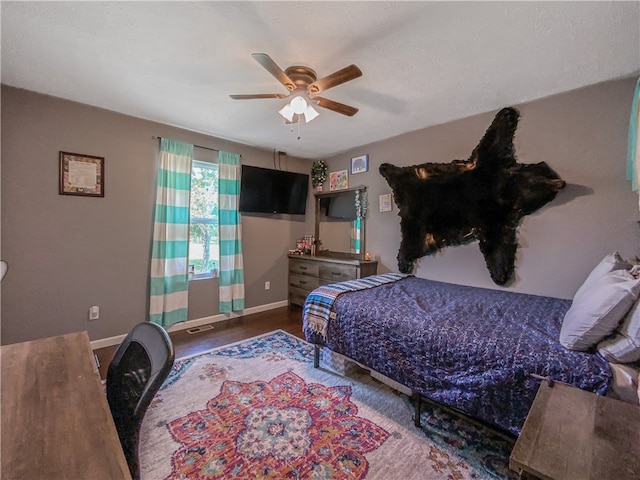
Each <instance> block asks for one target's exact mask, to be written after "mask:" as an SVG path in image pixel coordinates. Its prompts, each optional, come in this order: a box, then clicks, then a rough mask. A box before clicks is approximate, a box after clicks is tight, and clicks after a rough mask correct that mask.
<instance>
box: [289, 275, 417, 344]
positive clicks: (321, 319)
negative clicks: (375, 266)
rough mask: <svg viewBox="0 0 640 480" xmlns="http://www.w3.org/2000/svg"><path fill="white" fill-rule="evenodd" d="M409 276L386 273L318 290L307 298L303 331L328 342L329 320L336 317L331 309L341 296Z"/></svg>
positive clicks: (326, 286)
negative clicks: (307, 330) (308, 331)
mask: <svg viewBox="0 0 640 480" xmlns="http://www.w3.org/2000/svg"><path fill="white" fill-rule="evenodd" d="M407 276H408V275H405V274H402V273H384V274H380V275H371V276H370V277H365V278H360V279H358V280H348V281H346V282H340V283H332V284H331V285H324V286H322V287H318V288H316V289H315V290H314V291H312V292H311V293H310V294H309V295H308V296H307V300H306V301H305V303H304V308H303V310H302V325H303V330H306V329H307V328H309V329H310V330H311V331H313V332H315V333H317V334H319V335H321V336H322V338H323V339H325V340H326V338H327V328H328V327H329V319H333V318H335V317H336V314H335V312H332V311H331V309H332V308H333V304H334V302H335V301H336V298H338V296H339V295H341V294H343V293H346V292H355V291H356V290H365V289H367V288H372V287H377V286H379V285H384V284H385V283H391V282H395V281H398V280H400V279H402V278H405V277H407Z"/></svg>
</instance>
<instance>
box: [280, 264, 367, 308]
mask: <svg viewBox="0 0 640 480" xmlns="http://www.w3.org/2000/svg"><path fill="white" fill-rule="evenodd" d="M377 272H378V262H376V261H375V260H354V259H348V258H333V257H324V256H311V255H289V305H299V306H302V305H304V301H305V299H306V298H307V295H309V293H310V292H311V291H312V290H314V289H316V288H318V287H319V286H321V285H328V284H330V283H336V282H342V281H345V280H354V279H356V278H363V277H368V276H369V275H375V274H376V273H377Z"/></svg>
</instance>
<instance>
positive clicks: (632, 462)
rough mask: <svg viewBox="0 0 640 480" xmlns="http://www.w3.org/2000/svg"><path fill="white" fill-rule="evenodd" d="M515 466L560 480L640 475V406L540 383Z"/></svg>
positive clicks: (603, 479)
mask: <svg viewBox="0 0 640 480" xmlns="http://www.w3.org/2000/svg"><path fill="white" fill-rule="evenodd" d="M509 467H510V468H511V469H512V470H515V471H517V472H527V473H529V474H533V475H535V476H536V477H539V478H543V479H554V480H561V479H566V480H609V479H610V480H627V479H628V480H632V479H633V480H637V479H638V478H640V405H632V404H630V403H625V402H621V401H619V400H613V399H611V398H607V397H602V396H600V395H595V394H593V393H589V392H585V391H583V390H580V389H577V388H574V387H570V386H568V385H566V384H563V383H557V382H556V383H555V384H554V385H553V387H549V385H548V384H547V382H543V383H542V384H541V385H540V389H539V390H538V394H537V395H536V398H535V401H534V402H533V406H532V407H531V410H530V412H529V415H528V416H527V420H526V421H525V423H524V426H523V427H522V432H521V434H520V436H519V437H518V440H517V441H516V444H515V446H514V448H513V452H512V453H511V458H510V460H509Z"/></svg>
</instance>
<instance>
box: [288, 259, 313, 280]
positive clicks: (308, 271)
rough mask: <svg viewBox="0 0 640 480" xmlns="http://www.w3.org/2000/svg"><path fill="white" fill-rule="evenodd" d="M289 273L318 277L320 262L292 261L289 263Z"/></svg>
mask: <svg viewBox="0 0 640 480" xmlns="http://www.w3.org/2000/svg"><path fill="white" fill-rule="evenodd" d="M289 271H290V272H291V273H302V274H304V275H311V276H313V277H317V276H318V273H319V271H320V270H319V265H318V262H309V261H306V260H298V259H291V260H290V261H289Z"/></svg>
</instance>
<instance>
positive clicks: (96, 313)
mask: <svg viewBox="0 0 640 480" xmlns="http://www.w3.org/2000/svg"><path fill="white" fill-rule="evenodd" d="M98 318H100V307H99V306H97V305H94V306H92V307H91V308H90V309H89V320H97V319H98Z"/></svg>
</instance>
